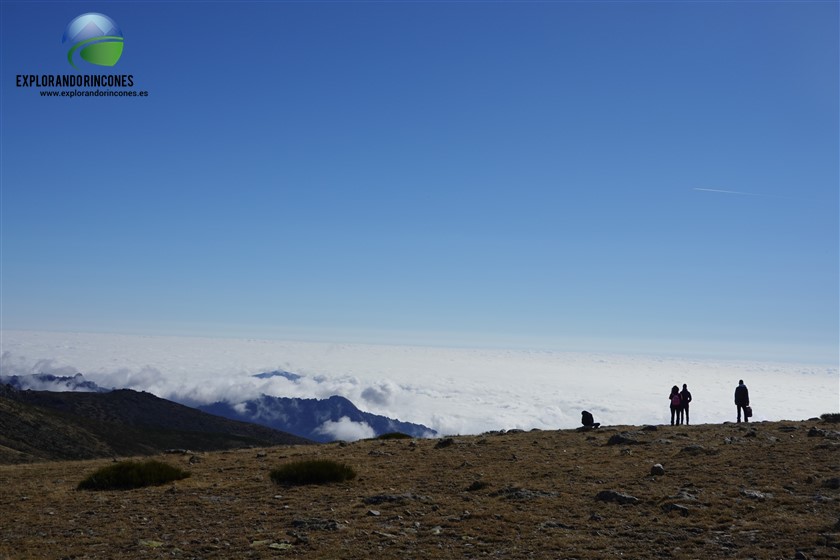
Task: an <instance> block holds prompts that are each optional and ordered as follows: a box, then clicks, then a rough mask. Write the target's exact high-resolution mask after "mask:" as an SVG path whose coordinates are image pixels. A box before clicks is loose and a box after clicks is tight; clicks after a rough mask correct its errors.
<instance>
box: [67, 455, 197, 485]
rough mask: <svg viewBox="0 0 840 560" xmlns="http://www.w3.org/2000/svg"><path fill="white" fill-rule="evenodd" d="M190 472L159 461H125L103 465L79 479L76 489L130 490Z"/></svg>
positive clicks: (179, 477)
mask: <svg viewBox="0 0 840 560" xmlns="http://www.w3.org/2000/svg"><path fill="white" fill-rule="evenodd" d="M188 476H190V473H189V472H187V471H184V470H181V469H179V468H177V467H173V466H171V465H167V464H166V463H161V462H160V461H145V462H143V463H136V462H132V461H125V462H122V463H116V464H114V465H110V466H108V467H103V468H101V469H99V470H98V471H96V472H95V473H93V474H92V475H90V476H89V477H87V478H86V479H84V480H83V481H81V482H80V483H79V485H78V486H77V487H76V489H77V490H131V489H132V488H142V487H143V486H157V485H160V484H166V483H167V482H172V481H173V480H181V479H182V478H187V477H188Z"/></svg>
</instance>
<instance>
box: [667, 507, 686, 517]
mask: <svg viewBox="0 0 840 560" xmlns="http://www.w3.org/2000/svg"><path fill="white" fill-rule="evenodd" d="M662 511H664V512H665V513H669V512H672V511H675V512H677V513H679V514H680V515H682V516H683V517H688V508H687V507H685V506H681V505H680V504H662Z"/></svg>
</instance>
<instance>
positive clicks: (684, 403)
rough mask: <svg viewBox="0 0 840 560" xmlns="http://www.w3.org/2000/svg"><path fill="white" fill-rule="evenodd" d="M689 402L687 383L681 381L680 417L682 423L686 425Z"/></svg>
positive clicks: (689, 395) (689, 394)
mask: <svg viewBox="0 0 840 560" xmlns="http://www.w3.org/2000/svg"><path fill="white" fill-rule="evenodd" d="M690 402H691V393H690V392H689V390H688V385H686V384H685V383H683V388H682V391H680V407H681V409H682V410H680V418H681V419H682V421H683V424H685V425H686V426H688V403H690Z"/></svg>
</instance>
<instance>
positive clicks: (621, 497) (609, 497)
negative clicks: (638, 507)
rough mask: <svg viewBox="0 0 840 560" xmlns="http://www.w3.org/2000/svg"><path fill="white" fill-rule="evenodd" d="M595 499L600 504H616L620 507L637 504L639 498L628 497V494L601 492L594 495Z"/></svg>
mask: <svg viewBox="0 0 840 560" xmlns="http://www.w3.org/2000/svg"><path fill="white" fill-rule="evenodd" d="M595 499H596V500H599V501H602V502H618V503H619V504H622V505H624V504H637V503H639V498H636V497H635V496H630V495H629V494H622V493H621V492H616V491H615V490H601V491H600V492H598V494H596V495H595Z"/></svg>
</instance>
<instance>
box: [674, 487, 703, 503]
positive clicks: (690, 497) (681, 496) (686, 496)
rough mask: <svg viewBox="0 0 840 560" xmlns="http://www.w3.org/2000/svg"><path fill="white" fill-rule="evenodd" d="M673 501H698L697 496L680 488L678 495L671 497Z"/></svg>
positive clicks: (686, 489)
mask: <svg viewBox="0 0 840 560" xmlns="http://www.w3.org/2000/svg"><path fill="white" fill-rule="evenodd" d="M670 498H671V499H672V500H681V501H684V502H685V501H688V502H693V501H694V500H696V499H697V496H696V495H695V494H692V493H691V492H690V491H689V490H688V488H680V489H679V490H678V491H677V493H676V494H675V495H673V496H670Z"/></svg>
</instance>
